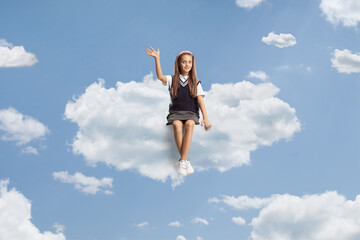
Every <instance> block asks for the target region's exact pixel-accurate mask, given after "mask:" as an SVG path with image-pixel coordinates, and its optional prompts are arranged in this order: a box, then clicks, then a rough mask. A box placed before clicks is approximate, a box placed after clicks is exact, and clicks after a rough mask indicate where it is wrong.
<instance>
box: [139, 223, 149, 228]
mask: <svg viewBox="0 0 360 240" xmlns="http://www.w3.org/2000/svg"><path fill="white" fill-rule="evenodd" d="M149 225H150V223H149V222H142V223H138V224H136V227H138V228H145V227H148V226H149Z"/></svg>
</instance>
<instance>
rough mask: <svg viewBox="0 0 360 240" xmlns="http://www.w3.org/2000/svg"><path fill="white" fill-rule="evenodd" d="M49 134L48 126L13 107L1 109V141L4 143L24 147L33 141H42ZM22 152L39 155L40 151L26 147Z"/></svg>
mask: <svg viewBox="0 0 360 240" xmlns="http://www.w3.org/2000/svg"><path fill="white" fill-rule="evenodd" d="M49 132H50V131H49V129H48V128H47V126H45V125H44V124H42V123H41V122H39V121H38V120H37V119H35V118H32V117H30V116H27V115H24V114H22V113H20V112H18V111H17V110H16V109H14V108H12V107H9V108H7V109H0V139H1V140H3V141H11V142H15V143H16V145H18V146H24V145H26V144H28V143H30V142H32V141H35V140H42V139H43V138H45V136H46V135H47V134H49ZM1 133H2V134H1ZM21 152H22V153H24V154H38V150H37V149H36V148H34V147H32V146H26V147H24V148H23V149H22V151H21Z"/></svg>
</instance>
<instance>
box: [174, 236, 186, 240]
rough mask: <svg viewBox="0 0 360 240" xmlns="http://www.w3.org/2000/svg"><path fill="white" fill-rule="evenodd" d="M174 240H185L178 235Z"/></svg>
mask: <svg viewBox="0 0 360 240" xmlns="http://www.w3.org/2000/svg"><path fill="white" fill-rule="evenodd" d="M176 240H186V238H185V237H184V236H183V235H179V236H177V237H176Z"/></svg>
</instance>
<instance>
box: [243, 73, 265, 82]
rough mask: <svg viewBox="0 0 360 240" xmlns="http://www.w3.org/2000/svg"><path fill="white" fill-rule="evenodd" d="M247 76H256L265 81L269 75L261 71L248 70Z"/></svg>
mask: <svg viewBox="0 0 360 240" xmlns="http://www.w3.org/2000/svg"><path fill="white" fill-rule="evenodd" d="M247 77H248V78H258V79H260V80H263V81H266V80H268V79H269V76H268V75H267V74H266V73H265V72H263V71H256V72H250V73H249V75H248V76H247Z"/></svg>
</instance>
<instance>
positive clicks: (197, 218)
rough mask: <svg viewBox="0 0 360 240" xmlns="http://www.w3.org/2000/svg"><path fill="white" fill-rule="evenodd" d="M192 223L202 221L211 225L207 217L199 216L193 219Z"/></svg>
mask: <svg viewBox="0 0 360 240" xmlns="http://www.w3.org/2000/svg"><path fill="white" fill-rule="evenodd" d="M191 223H202V224H204V225H209V222H208V221H207V220H206V219H205V218H199V217H196V218H194V219H193V220H191Z"/></svg>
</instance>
